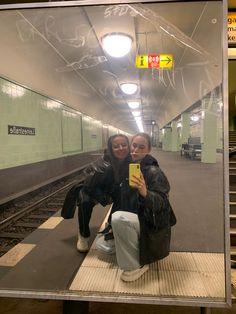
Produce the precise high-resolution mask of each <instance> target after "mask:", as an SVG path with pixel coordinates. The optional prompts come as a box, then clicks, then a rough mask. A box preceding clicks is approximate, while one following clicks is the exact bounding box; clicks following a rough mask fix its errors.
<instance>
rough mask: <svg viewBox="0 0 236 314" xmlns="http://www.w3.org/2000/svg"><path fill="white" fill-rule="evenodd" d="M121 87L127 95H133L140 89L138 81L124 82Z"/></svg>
mask: <svg viewBox="0 0 236 314" xmlns="http://www.w3.org/2000/svg"><path fill="white" fill-rule="evenodd" d="M120 88H121V90H122V92H123V93H125V94H126V95H133V94H135V93H136V92H137V90H138V85H137V84H136V83H122V84H120Z"/></svg>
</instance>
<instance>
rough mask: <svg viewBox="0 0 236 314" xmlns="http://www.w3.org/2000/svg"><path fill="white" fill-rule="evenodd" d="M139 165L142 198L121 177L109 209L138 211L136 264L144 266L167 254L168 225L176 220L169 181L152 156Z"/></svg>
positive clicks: (169, 233)
mask: <svg viewBox="0 0 236 314" xmlns="http://www.w3.org/2000/svg"><path fill="white" fill-rule="evenodd" d="M140 166H141V171H142V173H143V176H144V179H145V182H146V186H147V190H148V193H147V196H146V198H143V197H142V196H140V194H139V193H138V190H137V189H134V188H131V187H130V186H129V184H128V179H127V178H126V179H123V180H122V183H121V184H120V197H116V200H114V204H113V211H117V210H123V211H129V212H134V213H137V214H138V217H139V222H140V239H139V241H140V264H141V265H144V264H149V263H152V262H154V261H156V260H159V259H162V258H164V257H166V256H167V255H168V254H169V251H170V238H171V226H173V225H174V224H175V223H176V218H175V214H174V212H173V210H172V208H171V205H170V202H169V199H168V193H169V190H170V185H169V182H168V180H167V178H166V176H165V174H164V173H163V171H162V170H161V169H160V168H159V167H158V164H157V161H156V159H155V158H153V157H152V156H151V155H146V156H145V158H144V159H143V160H142V161H141V164H140ZM127 177H128V176H127ZM117 193H119V192H118V191H117Z"/></svg>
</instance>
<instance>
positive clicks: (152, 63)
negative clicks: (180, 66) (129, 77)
mask: <svg viewBox="0 0 236 314" xmlns="http://www.w3.org/2000/svg"><path fill="white" fill-rule="evenodd" d="M172 66H173V56H172V55H171V54H148V55H137V56H136V68H144V69H145V68H152V69H153V68H154V69H159V68H172Z"/></svg>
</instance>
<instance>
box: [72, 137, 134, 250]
mask: <svg viewBox="0 0 236 314" xmlns="http://www.w3.org/2000/svg"><path fill="white" fill-rule="evenodd" d="M128 155H129V139H128V137H127V136H126V135H124V134H115V135H112V136H110V137H109V139H108V142H107V149H106V150H105V153H104V156H103V157H102V158H100V159H98V160H97V161H96V162H95V163H94V164H93V165H92V167H89V169H87V174H88V177H87V178H86V180H85V182H84V184H83V188H82V189H81V190H80V192H79V198H78V221H79V233H78V242H77V249H78V251H80V252H87V251H88V249H89V237H90V229H89V222H90V219H91V215H92V211H93V208H94V206H95V205H96V204H97V203H100V204H101V205H102V206H106V205H108V204H109V203H111V199H113V198H115V196H114V195H113V190H114V186H115V184H116V183H117V182H118V178H119V173H120V172H121V171H122V169H123V162H124V161H125V160H126V158H127V156H128Z"/></svg>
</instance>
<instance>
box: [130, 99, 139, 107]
mask: <svg viewBox="0 0 236 314" xmlns="http://www.w3.org/2000/svg"><path fill="white" fill-rule="evenodd" d="M128 106H129V107H130V109H137V108H139V101H128Z"/></svg>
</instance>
